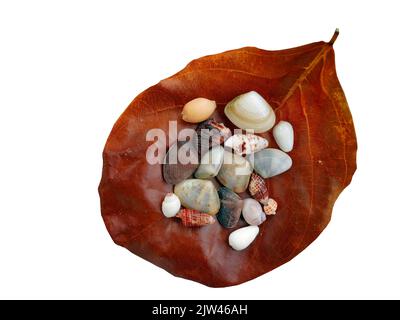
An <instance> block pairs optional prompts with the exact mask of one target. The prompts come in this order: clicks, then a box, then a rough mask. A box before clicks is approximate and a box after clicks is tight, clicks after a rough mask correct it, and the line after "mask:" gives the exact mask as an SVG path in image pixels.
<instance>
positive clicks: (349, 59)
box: [0, 0, 400, 299]
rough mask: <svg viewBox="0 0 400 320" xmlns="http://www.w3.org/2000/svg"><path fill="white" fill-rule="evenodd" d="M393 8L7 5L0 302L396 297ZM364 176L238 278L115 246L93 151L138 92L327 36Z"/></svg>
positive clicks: (399, 265)
mask: <svg viewBox="0 0 400 320" xmlns="http://www.w3.org/2000/svg"><path fill="white" fill-rule="evenodd" d="M397 2H398V1H377V2H376V3H375V2H371V1H362V2H361V1H339V0H336V1H305V0H304V1H292V2H290V1H282V0H280V1H250V0H247V1H232V0H230V1H216V0H211V1H209V0H207V1H205V0H203V1H171V0H169V1H151V0H146V1H98V0H97V1H3V0H1V1H0V142H1V144H0V165H1V167H0V168H1V174H0V298H128V299H138V298H141V299H150V298H154V299H156V298H171V299H183V298H185V299H213V298H224V299H235V298H239V299H240V298H242V299H275V298H305V299H308V298H400V292H399V291H400V289H399V288H400V275H399V274H400V257H399V251H400V248H399V246H400V210H399V201H398V200H399V199H400V188H399V182H400V180H399V178H400V176H399V170H398V167H399V164H400V157H399V151H398V144H399V142H398V138H399V116H400V112H399V107H400V106H399V91H400V88H399V84H400V80H399V71H400V70H399V69H400V68H399V56H400V46H399V33H398V31H399V30H400V23H399V18H398V12H399V8H396V7H397V6H396V3H397ZM336 27H339V28H340V31H341V34H340V36H339V38H338V40H337V41H336V43H335V51H336V63H337V72H338V75H339V78H340V81H341V83H342V86H343V88H344V90H345V92H346V96H347V98H348V102H349V105H350V107H351V111H352V114H353V117H354V122H355V126H356V131H357V136H358V144H359V151H358V171H357V172H356V174H355V176H354V179H353V182H352V184H351V185H350V186H349V187H348V188H347V189H346V190H345V191H344V192H343V193H342V195H341V196H340V198H339V199H338V201H337V203H336V205H335V208H334V212H333V218H332V222H331V223H330V225H329V226H328V227H327V229H326V230H325V231H324V232H323V234H322V235H321V236H320V237H319V238H318V239H317V240H316V241H315V242H314V243H313V244H312V245H311V246H310V247H309V248H308V249H307V250H305V251H304V252H303V253H301V254H300V255H299V256H297V257H296V258H295V259H294V260H292V261H291V262H290V263H287V264H286V265H284V266H282V267H280V268H278V269H277V270H275V271H273V272H271V273H269V274H267V275H264V276H262V277H260V278H258V279H256V280H253V281H250V282H248V283H245V284H242V285H240V286H236V287H232V288H225V289H211V288H207V287H205V286H202V285H200V284H197V283H194V282H191V281H187V280H183V279H179V278H175V277H173V276H171V275H170V274H168V273H167V272H165V271H164V270H162V269H160V268H158V267H156V266H154V265H152V264H150V263H148V262H146V261H144V260H142V259H141V258H139V257H137V256H135V255H133V254H131V253H129V252H128V251H127V250H125V249H123V248H121V247H118V246H116V245H115V244H114V243H113V242H112V240H111V238H110V237H109V235H108V233H107V231H106V229H105V227H104V224H103V221H102V219H101V216H100V209H99V197H98V193H97V186H98V183H99V180H100V176H101V168H102V159H101V153H102V149H103V146H104V143H105V141H106V139H107V136H108V134H109V132H110V130H111V127H112V125H113V124H114V122H115V121H116V119H117V117H118V116H119V115H120V114H121V113H122V112H123V110H124V109H125V107H126V106H127V105H128V104H129V102H130V101H131V100H132V99H133V98H134V97H135V96H136V95H137V94H138V93H140V92H141V91H143V90H144V89H146V88H147V87H149V86H151V85H153V84H155V83H156V82H158V81H159V80H160V79H163V78H165V77H167V76H169V75H171V74H173V73H175V72H176V71H178V70H180V69H181V68H183V67H184V66H185V65H186V64H187V63H188V62H189V61H190V60H192V59H194V58H197V57H200V56H203V55H206V54H212V53H217V52H220V51H224V50H228V49H233V48H238V47H242V46H248V45H251V46H257V47H260V48H265V49H283V48H288V47H293V46H297V45H302V44H306V43H309V42H314V41H319V40H325V41H327V40H329V39H330V37H331V35H332V33H333V31H334V29H335V28H336Z"/></svg>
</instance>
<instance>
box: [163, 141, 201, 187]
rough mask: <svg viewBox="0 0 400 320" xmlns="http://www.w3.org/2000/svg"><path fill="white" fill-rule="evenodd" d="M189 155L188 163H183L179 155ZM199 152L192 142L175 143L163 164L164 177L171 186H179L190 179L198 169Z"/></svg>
mask: <svg viewBox="0 0 400 320" xmlns="http://www.w3.org/2000/svg"><path fill="white" fill-rule="evenodd" d="M181 152H184V153H185V155H187V154H189V159H188V161H187V162H188V163H185V164H183V163H181V162H180V161H179V156H178V154H179V153H181ZM198 162H199V161H198V151H197V147H196V146H194V145H193V143H192V141H188V142H186V141H178V142H176V143H174V144H173V145H172V146H171V147H170V148H169V150H168V152H167V154H166V155H165V158H164V162H163V177H164V180H165V182H167V183H169V184H177V183H179V182H181V181H183V180H185V179H187V178H189V177H190V176H191V175H192V174H193V173H194V172H195V171H196V169H197V168H198V166H199V164H198Z"/></svg>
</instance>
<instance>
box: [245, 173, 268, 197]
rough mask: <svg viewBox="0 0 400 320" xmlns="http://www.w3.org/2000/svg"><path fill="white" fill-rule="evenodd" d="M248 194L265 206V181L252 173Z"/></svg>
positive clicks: (266, 190)
mask: <svg viewBox="0 0 400 320" xmlns="http://www.w3.org/2000/svg"><path fill="white" fill-rule="evenodd" d="M249 192H250V194H251V196H252V197H253V198H254V199H256V200H257V201H258V202H261V203H262V204H265V205H266V204H267V201H268V189H267V184H266V183H265V180H264V179H263V178H262V177H260V176H259V175H258V174H257V173H254V172H253V173H252V174H251V178H250V183H249Z"/></svg>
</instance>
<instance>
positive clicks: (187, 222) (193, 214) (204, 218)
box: [176, 209, 215, 227]
mask: <svg viewBox="0 0 400 320" xmlns="http://www.w3.org/2000/svg"><path fill="white" fill-rule="evenodd" d="M176 217H177V218H179V219H181V221H182V224H183V225H184V226H185V227H201V226H205V225H208V224H213V223H214V222H215V218H214V217H213V216H210V215H209V214H207V213H202V212H200V211H197V210H192V209H181V210H180V211H179V213H178V214H177V215H176Z"/></svg>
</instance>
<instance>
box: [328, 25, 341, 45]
mask: <svg viewBox="0 0 400 320" xmlns="http://www.w3.org/2000/svg"><path fill="white" fill-rule="evenodd" d="M338 36H339V28H336V29H335V32H334V33H333V36H332V38H331V40H329V42H328V43H329V44H330V45H333V44H334V43H335V41H336V39H337V37H338Z"/></svg>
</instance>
